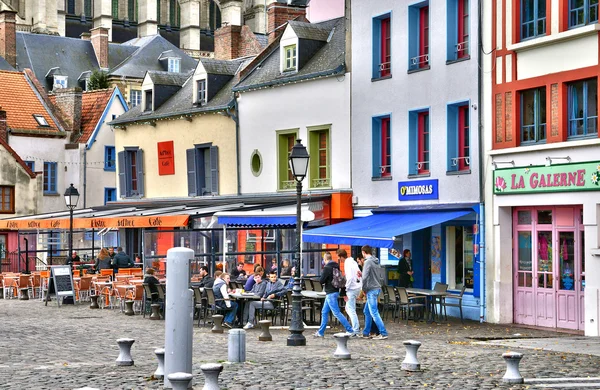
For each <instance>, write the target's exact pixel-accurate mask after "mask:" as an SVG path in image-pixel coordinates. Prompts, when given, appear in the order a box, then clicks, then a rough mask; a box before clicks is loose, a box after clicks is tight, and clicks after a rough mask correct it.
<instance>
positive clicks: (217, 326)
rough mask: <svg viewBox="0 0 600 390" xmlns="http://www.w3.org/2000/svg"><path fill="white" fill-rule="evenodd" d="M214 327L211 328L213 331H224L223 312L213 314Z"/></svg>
mask: <svg viewBox="0 0 600 390" xmlns="http://www.w3.org/2000/svg"><path fill="white" fill-rule="evenodd" d="M212 319H213V327H212V329H211V330H210V331H211V332H212V333H223V316H222V315H221V314H215V315H213V316H212Z"/></svg>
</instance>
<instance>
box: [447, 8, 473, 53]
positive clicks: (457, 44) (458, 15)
mask: <svg viewBox="0 0 600 390" xmlns="http://www.w3.org/2000/svg"><path fill="white" fill-rule="evenodd" d="M447 7H448V24H447V26H448V31H447V37H448V46H447V58H446V60H447V61H456V60H460V59H465V58H469V0H448V4H447Z"/></svg>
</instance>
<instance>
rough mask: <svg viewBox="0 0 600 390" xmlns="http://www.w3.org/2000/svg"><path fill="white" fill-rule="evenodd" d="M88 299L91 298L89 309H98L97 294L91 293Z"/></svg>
mask: <svg viewBox="0 0 600 390" xmlns="http://www.w3.org/2000/svg"><path fill="white" fill-rule="evenodd" d="M90 299H91V300H92V302H91V303H90V309H100V306H99V305H98V295H92V296H90Z"/></svg>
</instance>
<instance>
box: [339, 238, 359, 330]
mask: <svg viewBox="0 0 600 390" xmlns="http://www.w3.org/2000/svg"><path fill="white" fill-rule="evenodd" d="M337 255H338V258H339V260H340V262H341V261H343V262H344V276H346V296H345V297H344V301H346V314H348V317H350V321H351V322H352V337H357V336H358V332H359V331H360V324H359V322H358V315H357V314H356V299H357V298H358V295H359V294H360V290H361V288H362V282H361V280H360V275H361V271H360V269H359V268H358V263H357V262H356V261H355V260H354V259H353V258H352V257H348V253H347V252H346V250H345V249H338V250H337Z"/></svg>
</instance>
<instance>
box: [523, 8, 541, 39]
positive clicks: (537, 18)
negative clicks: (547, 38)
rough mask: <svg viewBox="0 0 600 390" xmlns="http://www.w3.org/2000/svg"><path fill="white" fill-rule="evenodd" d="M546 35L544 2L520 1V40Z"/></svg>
mask: <svg viewBox="0 0 600 390" xmlns="http://www.w3.org/2000/svg"><path fill="white" fill-rule="evenodd" d="M540 35H546V0H521V39H522V40H525V39H529V38H534V37H537V36H540Z"/></svg>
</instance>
